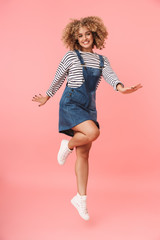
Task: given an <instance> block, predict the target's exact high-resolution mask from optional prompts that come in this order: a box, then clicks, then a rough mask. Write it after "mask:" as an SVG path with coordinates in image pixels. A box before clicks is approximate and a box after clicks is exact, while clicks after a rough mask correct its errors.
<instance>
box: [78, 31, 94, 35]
mask: <svg viewBox="0 0 160 240" xmlns="http://www.w3.org/2000/svg"><path fill="white" fill-rule="evenodd" d="M90 32H91V31H87V32H85V33H90ZM85 33H84V34H85ZM82 34H83V33H78V35H82Z"/></svg>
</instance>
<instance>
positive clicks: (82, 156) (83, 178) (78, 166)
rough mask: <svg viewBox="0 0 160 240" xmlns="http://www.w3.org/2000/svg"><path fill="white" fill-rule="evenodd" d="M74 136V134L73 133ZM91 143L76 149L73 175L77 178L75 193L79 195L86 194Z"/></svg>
mask: <svg viewBox="0 0 160 240" xmlns="http://www.w3.org/2000/svg"><path fill="white" fill-rule="evenodd" d="M75 134H76V133H75ZM91 145H92V143H91V142H90V143H88V144H86V145H82V146H77V147H76V155H77V159H76V163H75V174H76V178H77V191H78V193H79V194H80V195H86V194H87V183H88V172H89V162H88V158H89V151H90V148H91Z"/></svg>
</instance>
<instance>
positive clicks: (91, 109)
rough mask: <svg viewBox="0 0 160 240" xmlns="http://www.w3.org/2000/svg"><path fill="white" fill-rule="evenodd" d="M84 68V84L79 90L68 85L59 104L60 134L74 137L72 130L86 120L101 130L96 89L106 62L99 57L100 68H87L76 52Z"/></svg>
mask: <svg viewBox="0 0 160 240" xmlns="http://www.w3.org/2000/svg"><path fill="white" fill-rule="evenodd" d="M75 52H76V53H77V56H78V58H79V60H80V62H81V65H82V67H83V77H84V80H85V81H84V83H83V84H82V85H81V86H80V87H77V88H70V87H68V85H67V84H66V87H65V90H64V92H63V95H62V97H61V100H60V103H59V132H60V133H64V134H66V135H69V136H74V131H73V130H72V129H71V128H73V127H74V126H76V125H78V124H79V123H82V122H84V121H86V120H93V121H94V122H95V124H96V125H97V127H98V128H99V123H98V122H97V110H96V88H97V84H98V82H99V79H100V76H101V75H102V68H103V67H104V60H103V57H102V56H101V55H99V59H100V66H99V68H92V67H86V66H85V63H84V60H83V58H82V56H81V54H80V52H79V51H78V50H75Z"/></svg>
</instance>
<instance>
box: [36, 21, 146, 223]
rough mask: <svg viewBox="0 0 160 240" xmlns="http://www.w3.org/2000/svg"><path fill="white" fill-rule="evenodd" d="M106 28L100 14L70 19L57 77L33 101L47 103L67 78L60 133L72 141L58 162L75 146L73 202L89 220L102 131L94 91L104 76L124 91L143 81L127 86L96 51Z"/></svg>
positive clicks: (63, 144) (64, 144)
mask: <svg viewBox="0 0 160 240" xmlns="http://www.w3.org/2000/svg"><path fill="white" fill-rule="evenodd" d="M107 35H108V33H107V30H106V27H105V26H104V24H103V22H102V20H101V19H100V18H99V17H95V16H94V17H92V16H91V17H86V18H81V19H80V20H71V22H70V23H69V24H67V26H66V27H65V29H64V31H63V35H62V40H63V42H64V44H65V45H66V46H67V47H69V48H70V50H69V51H68V52H67V53H66V54H65V56H64V57H63V59H62V60H61V62H60V64H59V66H58V69H57V71H56V74H55V78H54V80H53V81H52V83H51V86H50V88H49V89H48V91H47V92H46V96H42V95H41V94H39V95H38V96H37V95H35V96H34V97H33V99H32V100H33V101H35V102H39V103H40V105H39V106H42V105H44V104H45V103H46V102H47V101H48V100H49V99H50V98H51V97H52V96H53V95H54V94H55V93H56V91H57V90H58V89H59V88H60V87H61V85H62V84H63V82H64V80H65V78H66V77H67V84H66V88H65V90H64V92H63V95H62V98H61V100H60V108H59V132H61V133H64V134H66V135H69V136H71V137H72V138H71V139H70V141H68V140H62V142H61V146H60V150H59V152H58V163H59V164H60V165H63V164H64V163H65V161H66V158H67V157H68V155H69V154H70V153H72V151H73V149H74V148H75V149H76V155H77V159H76V163H75V173H76V178H77V195H76V196H74V197H73V199H72V200H71V203H72V204H73V206H75V208H76V209H77V210H78V212H79V214H80V216H81V217H82V218H83V219H84V220H89V214H88V210H87V204H86V200H87V195H86V194H87V181H88V167H89V166H88V158H89V151H90V149H91V145H92V142H93V141H95V140H96V139H97V138H98V136H99V134H100V131H99V124H98V122H97V111H96V104H95V93H96V89H97V87H98V84H99V82H100V80H101V76H103V78H104V79H105V80H106V81H107V82H108V83H109V84H110V85H111V86H112V87H113V88H114V89H115V90H116V91H119V92H121V93H124V94H127V93H132V92H135V91H136V90H138V89H139V88H141V87H142V86H141V84H138V85H135V86H132V87H124V85H123V83H121V82H120V81H119V79H118V78H117V76H116V74H115V73H114V71H113V70H112V68H111V66H110V63H109V61H108V59H107V57H105V56H102V55H99V54H97V53H95V52H93V49H94V48H97V49H102V48H104V43H105V39H106V38H107Z"/></svg>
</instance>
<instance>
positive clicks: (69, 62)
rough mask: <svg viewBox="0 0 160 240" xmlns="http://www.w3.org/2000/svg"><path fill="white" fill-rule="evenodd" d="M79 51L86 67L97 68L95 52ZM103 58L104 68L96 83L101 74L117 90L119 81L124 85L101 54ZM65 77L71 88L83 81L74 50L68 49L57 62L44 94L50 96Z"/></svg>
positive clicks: (97, 60) (97, 58)
mask: <svg viewBox="0 0 160 240" xmlns="http://www.w3.org/2000/svg"><path fill="white" fill-rule="evenodd" d="M79 52H80V54H81V56H82V58H83V60H84V63H85V65H86V67H92V68H99V66H100V60H99V55H98V54H97V53H91V52H82V51H79ZM103 59H104V68H103V70H102V75H101V77H100V79H99V82H98V85H99V83H100V81H101V78H102V76H103V78H104V80H105V81H106V82H108V83H109V84H110V85H111V86H112V87H113V88H114V90H117V88H116V86H117V84H119V83H120V84H121V85H122V86H123V87H124V85H123V83H122V82H121V81H120V80H119V79H118V77H117V75H116V74H115V72H114V71H113V69H112V68H111V66H110V62H109V60H108V58H107V57H105V56H103ZM65 79H66V80H67V83H68V87H71V88H77V87H80V86H81V85H82V84H83V82H84V81H85V80H84V77H83V68H82V66H81V63H80V60H79V59H78V56H77V54H76V52H75V51H68V52H67V53H66V54H65V55H64V57H63V58H62V60H61V62H60V63H59V66H58V68H57V71H56V74H55V77H54V79H53V81H52V83H51V85H50V87H49V89H48V90H47V91H46V94H47V95H48V96H49V97H52V96H53V95H54V94H55V93H56V92H57V90H58V89H59V88H60V87H61V86H62V84H63V82H64V81H65ZM98 85H97V87H98Z"/></svg>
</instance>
